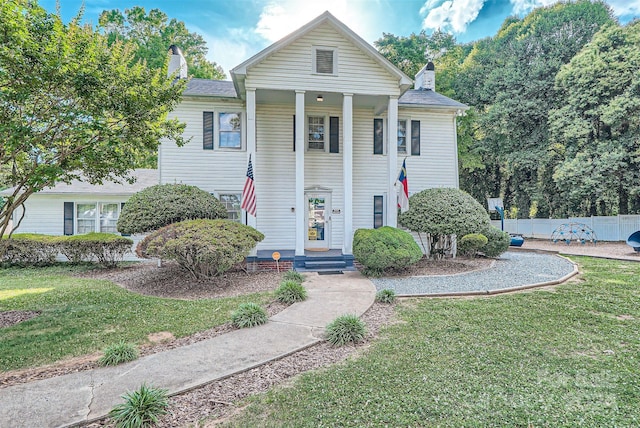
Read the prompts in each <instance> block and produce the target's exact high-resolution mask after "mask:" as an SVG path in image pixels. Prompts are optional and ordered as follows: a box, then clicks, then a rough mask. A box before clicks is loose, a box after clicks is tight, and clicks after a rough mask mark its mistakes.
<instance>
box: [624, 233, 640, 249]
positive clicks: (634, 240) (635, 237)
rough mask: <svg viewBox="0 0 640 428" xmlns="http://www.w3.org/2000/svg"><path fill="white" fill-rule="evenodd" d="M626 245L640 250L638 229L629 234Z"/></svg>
mask: <svg viewBox="0 0 640 428" xmlns="http://www.w3.org/2000/svg"><path fill="white" fill-rule="evenodd" d="M627 245H629V246H631V247H633V249H634V250H636V251H638V252H640V230H638V231H637V232H633V233H632V234H631V236H629V238H627Z"/></svg>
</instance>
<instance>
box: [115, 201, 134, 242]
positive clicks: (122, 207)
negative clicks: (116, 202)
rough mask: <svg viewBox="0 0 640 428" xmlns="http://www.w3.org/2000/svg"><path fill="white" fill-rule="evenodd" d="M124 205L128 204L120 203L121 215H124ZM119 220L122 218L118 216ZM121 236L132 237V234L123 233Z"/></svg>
mask: <svg viewBox="0 0 640 428" xmlns="http://www.w3.org/2000/svg"><path fill="white" fill-rule="evenodd" d="M124 204H126V202H120V215H122V210H123V209H124ZM118 218H120V216H118ZM120 235H122V236H131V235H130V234H124V233H121V234H120Z"/></svg>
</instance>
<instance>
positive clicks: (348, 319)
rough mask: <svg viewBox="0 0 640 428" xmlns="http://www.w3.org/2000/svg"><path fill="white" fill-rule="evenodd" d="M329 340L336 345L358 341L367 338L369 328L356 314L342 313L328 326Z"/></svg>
mask: <svg viewBox="0 0 640 428" xmlns="http://www.w3.org/2000/svg"><path fill="white" fill-rule="evenodd" d="M326 330H327V331H326V334H327V341H329V343H331V344H332V345H334V346H342V345H346V344H347V343H358V342H362V341H364V339H365V336H366V334H367V328H366V326H365V325H364V323H363V322H362V321H361V320H360V318H358V317H357V316H356V315H350V314H347V315H341V316H339V317H338V318H336V319H335V320H333V321H332V322H331V323H329V324H328V325H327V328H326Z"/></svg>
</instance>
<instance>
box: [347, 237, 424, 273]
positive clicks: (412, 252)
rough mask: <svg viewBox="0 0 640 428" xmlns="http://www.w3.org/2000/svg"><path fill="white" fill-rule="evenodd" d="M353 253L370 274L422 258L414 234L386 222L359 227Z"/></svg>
mask: <svg viewBox="0 0 640 428" xmlns="http://www.w3.org/2000/svg"><path fill="white" fill-rule="evenodd" d="M353 256H354V258H355V259H356V260H357V261H358V262H359V263H361V264H362V265H363V266H364V271H363V272H364V273H365V274H366V275H374V276H377V275H381V274H382V273H383V272H384V271H385V270H387V269H404V268H406V267H408V266H411V265H412V264H414V263H416V262H417V261H418V260H420V259H421V258H422V250H420V247H419V246H418V244H416V242H415V241H414V239H413V236H411V234H409V233H408V232H405V231H404V230H401V229H396V228H393V227H389V226H384V227H381V228H379V229H358V230H356V233H355V234H354V236H353Z"/></svg>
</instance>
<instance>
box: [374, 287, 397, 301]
mask: <svg viewBox="0 0 640 428" xmlns="http://www.w3.org/2000/svg"><path fill="white" fill-rule="evenodd" d="M395 301H396V292H395V291H393V290H390V289H388V288H386V289H384V290H380V291H378V292H377V293H376V302H380V303H393V302H395Z"/></svg>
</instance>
